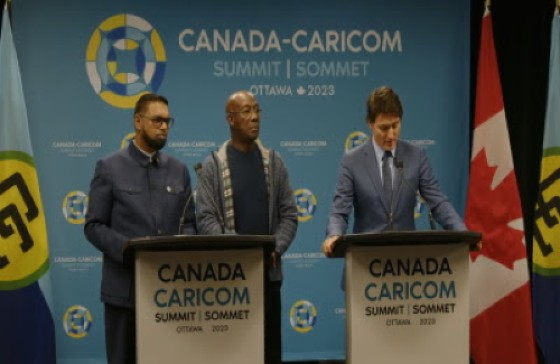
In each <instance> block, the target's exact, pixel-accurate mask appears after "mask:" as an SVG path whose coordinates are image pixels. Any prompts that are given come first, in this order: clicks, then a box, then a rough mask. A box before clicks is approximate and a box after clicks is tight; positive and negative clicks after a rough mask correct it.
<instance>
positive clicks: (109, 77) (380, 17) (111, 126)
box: [12, 0, 470, 363]
mask: <svg viewBox="0 0 560 364" xmlns="http://www.w3.org/2000/svg"><path fill="white" fill-rule="evenodd" d="M12 22H13V34H14V41H15V45H16V48H17V51H18V56H19V62H20V68H21V75H22V81H23V87H24V92H25V98H26V101H27V110H28V117H29V127H30V133H31V139H32V143H33V148H34V151H35V162H36V165H37V171H38V174H39V179H40V181H41V189H42V191H43V203H44V207H45V212H46V219H47V228H48V234H49V238H50V239H49V243H50V249H51V254H50V256H51V264H52V268H51V275H52V278H53V289H54V315H55V316H54V320H55V325H56V339H57V355H58V362H59V363H102V362H105V349H104V328H103V306H102V304H101V302H100V301H99V289H100V277H101V264H102V256H101V254H100V252H98V251H97V250H96V249H95V248H94V247H93V246H92V245H91V244H90V243H89V242H88V241H87V240H86V239H85V237H84V234H83V223H84V216H85V212H86V211H87V208H88V196H87V193H88V191H89V183H90V180H91V178H92V176H93V170H94V166H95V162H96V161H97V160H98V159H99V158H101V157H102V156H104V155H106V154H108V153H110V152H112V151H114V150H116V149H118V148H121V147H122V146H124V145H126V144H127V143H128V142H129V140H130V138H131V137H132V135H133V134H132V132H133V128H132V112H133V111H132V107H133V105H134V103H135V102H136V100H137V99H138V97H139V95H140V94H142V93H145V92H157V93H161V94H163V95H165V96H166V97H168V99H169V107H170V111H171V113H172V114H173V116H174V117H175V118H176V122H175V124H174V125H173V129H172V130H171V132H170V138H169V140H168V143H167V146H166V148H165V150H166V151H167V152H169V153H170V154H172V155H174V156H176V157H178V158H180V159H181V160H183V161H184V162H185V163H187V165H188V166H189V169H190V171H191V176H192V178H193V182H194V183H195V184H196V176H195V173H194V170H193V169H192V166H193V165H194V164H196V163H198V162H202V161H203V160H204V158H205V157H206V156H207V155H208V154H209V153H210V152H211V151H212V150H215V149H217V147H218V146H219V145H220V144H221V143H222V142H223V141H224V140H226V139H227V138H228V136H229V130H228V126H227V123H226V120H225V114H224V108H225V102H226V98H227V96H228V95H229V94H230V93H232V92H233V91H236V90H240V89H245V90H249V91H251V92H252V93H254V94H255V95H256V96H257V99H258V100H259V102H260V105H261V108H262V110H263V112H262V115H261V123H262V127H261V135H260V139H261V141H262V142H263V144H264V145H265V146H267V147H270V148H272V149H275V150H277V151H279V152H280V154H281V155H282V157H283V159H284V161H285V162H286V165H287V167H288V170H289V174H290V180H291V183H292V186H293V188H294V198H295V199H296V201H297V204H298V212H299V216H298V218H299V223H300V224H299V229H298V233H297V237H296V239H295V241H294V242H293V244H292V246H291V247H290V249H289V250H288V251H287V252H286V254H284V256H283V262H284V268H285V279H284V283H283V286H282V293H283V296H282V300H283V313H282V329H283V358H284V360H285V361H300V360H319V359H343V358H344V357H345V350H346V348H345V318H346V312H345V307H344V293H343V292H342V291H341V289H340V281H341V275H342V261H341V260H339V259H326V258H325V257H324V256H323V254H322V253H321V249H320V247H321V243H322V241H323V239H324V237H325V228H326V222H327V215H328V213H329V209H330V204H331V200H332V197H333V193H334V186H335V182H336V177H337V173H338V164H339V161H340V159H341V157H342V155H343V154H344V153H345V151H347V150H349V149H351V148H353V147H355V146H357V145H359V144H361V143H363V142H364V141H367V140H369V138H370V137H371V135H370V131H369V129H368V128H367V125H366V121H365V119H366V99H367V96H368V94H369V92H370V91H371V90H372V89H374V88H376V87H378V86H381V85H388V86H391V87H393V88H394V89H395V90H396V92H397V93H399V95H400V96H401V101H402V103H403V107H404V115H403V128H402V132H401V138H402V139H405V140H409V141H411V142H413V143H415V144H417V145H420V146H421V147H423V148H425V150H426V151H427V153H428V155H429V157H430V160H431V163H432V166H433V167H434V170H435V172H436V174H437V176H438V179H439V182H440V184H441V187H442V189H443V190H444V192H445V193H446V194H447V195H448V196H449V198H450V200H451V201H452V203H453V204H454V206H455V207H456V208H457V210H458V211H459V213H460V214H461V215H462V214H463V211H464V202H465V201H464V199H465V194H466V183H467V174H468V165H469V164H468V163H469V125H470V123H469V61H470V39H469V36H470V8H469V2H468V1H467V0H461V1H453V2H450V1H437V0H427V1H423V2H417V1H412V0H394V1H366V0H349V1H346V2H340V1H335V0H321V1H319V0H310V1H295V0H286V1H260V2H255V1H249V0H238V1H235V2H232V1H216V0H208V1H201V2H198V3H196V4H195V3H193V2H182V1H171V0H162V1H158V2H154V1H138V0H136V1H133V0H121V1H118V2H115V1H109V0H100V1H95V2H92V1H89V2H87V1H76V0H52V1H49V2H44V1H40V0H18V1H13V2H12ZM405 168H406V167H405ZM424 209H425V207H424V206H423V205H422V203H421V202H420V201H419V203H418V211H417V212H418V218H417V228H418V229H428V228H429V224H428V220H427V217H426V216H425V215H424Z"/></svg>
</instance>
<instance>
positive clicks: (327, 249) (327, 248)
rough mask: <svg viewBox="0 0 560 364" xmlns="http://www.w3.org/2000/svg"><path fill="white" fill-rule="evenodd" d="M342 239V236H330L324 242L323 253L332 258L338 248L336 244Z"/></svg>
mask: <svg viewBox="0 0 560 364" xmlns="http://www.w3.org/2000/svg"><path fill="white" fill-rule="evenodd" d="M338 239H340V235H331V236H328V237H327V238H326V239H325V241H323V245H322V249H323V253H325V255H326V256H327V257H332V256H333V254H334V247H335V246H336V242H337V241H338Z"/></svg>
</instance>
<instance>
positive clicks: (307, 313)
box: [290, 300, 317, 334]
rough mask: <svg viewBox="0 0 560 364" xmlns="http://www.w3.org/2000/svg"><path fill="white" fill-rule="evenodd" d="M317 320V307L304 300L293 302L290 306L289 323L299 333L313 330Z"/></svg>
mask: <svg viewBox="0 0 560 364" xmlns="http://www.w3.org/2000/svg"><path fill="white" fill-rule="evenodd" d="M316 321H317V308H316V307H315V305H314V304H313V303H311V302H309V301H306V300H300V301H297V302H295V303H294V304H293V305H292V307H291V308H290V325H292V328H293V329H294V330H295V331H297V332H299V333H302V334H304V333H307V332H309V331H311V330H313V327H314V326H315V322H316Z"/></svg>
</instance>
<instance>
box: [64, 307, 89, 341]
mask: <svg viewBox="0 0 560 364" xmlns="http://www.w3.org/2000/svg"><path fill="white" fill-rule="evenodd" d="M92 322H93V319H92V316H91V312H89V310H88V309H87V308H86V307H84V306H80V305H74V306H71V307H69V308H68V309H67V310H66V312H65V313H64V318H63V320H62V325H63V327H64V332H66V334H67V335H68V336H70V337H72V338H74V339H82V338H84V337H86V336H87V335H88V333H89V330H90V329H91V324H92Z"/></svg>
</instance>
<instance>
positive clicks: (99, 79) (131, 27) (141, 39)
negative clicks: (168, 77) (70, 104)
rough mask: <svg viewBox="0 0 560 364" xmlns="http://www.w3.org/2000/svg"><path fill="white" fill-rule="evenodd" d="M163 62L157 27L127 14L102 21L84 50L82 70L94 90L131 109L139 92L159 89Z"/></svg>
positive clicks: (116, 104)
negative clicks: (84, 71)
mask: <svg viewBox="0 0 560 364" xmlns="http://www.w3.org/2000/svg"><path fill="white" fill-rule="evenodd" d="M166 61H167V56H166V53H165V48H164V46H163V42H162V40H161V38H160V36H159V34H158V32H157V30H155V29H154V28H153V27H152V25H151V24H150V23H148V22H147V21H146V20H144V19H142V18H140V17H138V16H135V15H131V14H118V15H114V16H112V17H110V18H108V19H106V20H104V21H103V22H102V23H101V24H100V25H99V27H97V29H95V31H94V32H93V34H92V35H91V38H90V40H89V43H88V46H87V50H86V70H87V74H88V77H89V81H90V83H91V85H92V87H93V89H94V90H95V93H97V94H98V95H99V96H100V97H101V98H102V99H103V100H104V101H105V102H107V103H108V104H110V105H112V106H114V107H119V108H122V109H131V108H133V107H134V105H135V103H136V101H137V100H138V98H139V97H140V96H141V95H142V94H145V93H150V92H156V91H157V90H158V89H159V87H160V86H161V83H162V81H163V76H164V73H165V66H166Z"/></svg>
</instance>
